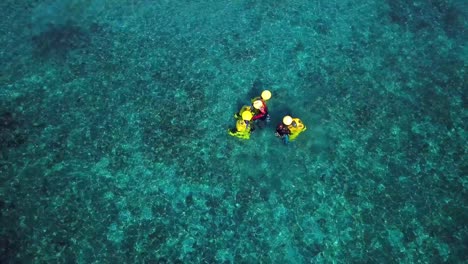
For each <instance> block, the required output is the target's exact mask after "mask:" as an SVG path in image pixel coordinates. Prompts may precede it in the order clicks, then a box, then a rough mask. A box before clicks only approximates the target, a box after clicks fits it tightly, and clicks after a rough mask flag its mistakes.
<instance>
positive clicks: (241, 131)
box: [228, 105, 252, 139]
mask: <svg viewBox="0 0 468 264" xmlns="http://www.w3.org/2000/svg"><path fill="white" fill-rule="evenodd" d="M245 111H249V112H252V111H251V109H250V106H248V105H244V106H243V107H242V108H241V110H240V111H239V113H238V114H235V115H234V118H236V119H237V121H236V131H235V132H233V131H232V130H230V129H228V133H229V135H231V136H233V137H238V138H240V139H250V130H251V127H250V125H247V123H246V122H245V121H244V120H243V119H242V114H243V113H244V112H245Z"/></svg>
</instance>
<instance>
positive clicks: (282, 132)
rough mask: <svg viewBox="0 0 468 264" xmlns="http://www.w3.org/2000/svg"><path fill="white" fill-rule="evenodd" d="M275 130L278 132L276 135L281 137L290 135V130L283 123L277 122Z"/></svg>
mask: <svg viewBox="0 0 468 264" xmlns="http://www.w3.org/2000/svg"><path fill="white" fill-rule="evenodd" d="M276 132H277V133H278V135H279V136H280V137H283V136H284V135H290V134H291V131H290V130H289V128H288V126H286V125H284V124H279V125H278V126H277V127H276Z"/></svg>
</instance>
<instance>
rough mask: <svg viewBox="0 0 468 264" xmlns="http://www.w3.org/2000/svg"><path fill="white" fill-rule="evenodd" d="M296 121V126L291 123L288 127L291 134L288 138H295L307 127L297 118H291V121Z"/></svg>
mask: <svg viewBox="0 0 468 264" xmlns="http://www.w3.org/2000/svg"><path fill="white" fill-rule="evenodd" d="M294 122H296V126H295V127H294V126H293V125H289V126H288V129H289V131H291V134H290V135H289V140H290V141H292V140H295V139H296V138H297V136H299V134H300V133H302V132H304V131H306V129H307V127H306V126H305V125H304V123H302V121H301V120H300V119H299V118H293V123H294Z"/></svg>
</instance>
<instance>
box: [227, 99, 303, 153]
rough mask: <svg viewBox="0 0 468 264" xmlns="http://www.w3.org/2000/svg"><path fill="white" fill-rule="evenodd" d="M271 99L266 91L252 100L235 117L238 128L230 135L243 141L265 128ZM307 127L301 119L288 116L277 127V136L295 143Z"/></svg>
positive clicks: (233, 129)
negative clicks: (257, 128) (258, 128)
mask: <svg viewBox="0 0 468 264" xmlns="http://www.w3.org/2000/svg"><path fill="white" fill-rule="evenodd" d="M270 98H271V92H270V91H269V90H264V91H263V92H262V93H261V95H260V96H257V97H255V98H253V99H252V100H251V104H250V105H244V106H243V107H242V108H241V110H240V111H239V112H238V113H236V114H235V115H234V118H235V119H236V127H235V128H231V129H229V130H228V132H229V134H230V135H231V136H234V137H238V138H241V139H250V134H251V132H252V131H254V130H255V128H256V127H264V126H265V124H266V123H268V122H270V115H269V113H268V106H267V101H268V100H270ZM306 129H307V128H306V126H305V125H304V123H302V121H301V120H300V119H299V118H295V117H292V116H290V115H286V116H284V117H283V120H282V122H281V123H280V124H278V126H277V127H276V132H275V135H276V136H277V137H279V138H281V140H282V141H283V142H284V143H285V144H288V143H289V141H293V140H295V139H296V138H297V136H299V134H300V133H302V132H304V131H305V130H306Z"/></svg>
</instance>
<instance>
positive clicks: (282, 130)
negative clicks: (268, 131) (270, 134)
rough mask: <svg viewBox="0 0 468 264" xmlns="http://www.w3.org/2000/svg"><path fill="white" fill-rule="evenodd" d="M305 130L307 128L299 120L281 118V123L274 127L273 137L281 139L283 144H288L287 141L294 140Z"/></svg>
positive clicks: (286, 117) (289, 117) (287, 117)
mask: <svg viewBox="0 0 468 264" xmlns="http://www.w3.org/2000/svg"><path fill="white" fill-rule="evenodd" d="M306 129H307V127H306V126H305V125H304V123H302V121H301V120H300V119H299V118H293V117H291V116H289V115H287V116H285V117H283V122H282V123H281V124H279V125H278V126H277V127H276V133H275V135H276V136H277V137H279V138H281V139H282V140H283V142H284V144H288V143H289V141H293V140H295V139H296V138H297V136H299V134H300V133H302V132H304V131H305V130H306Z"/></svg>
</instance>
